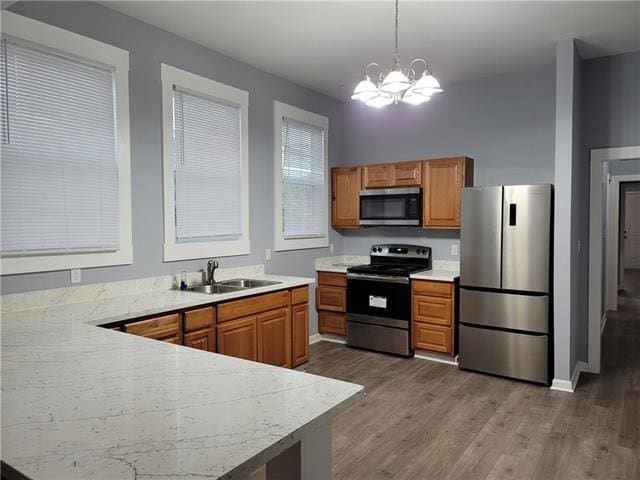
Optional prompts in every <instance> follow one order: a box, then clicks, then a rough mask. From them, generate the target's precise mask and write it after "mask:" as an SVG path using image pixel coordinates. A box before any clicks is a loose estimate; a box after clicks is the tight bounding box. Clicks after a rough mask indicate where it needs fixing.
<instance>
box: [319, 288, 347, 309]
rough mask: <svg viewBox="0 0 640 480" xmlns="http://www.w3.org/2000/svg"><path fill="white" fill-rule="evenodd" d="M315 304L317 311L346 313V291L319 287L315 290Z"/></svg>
mask: <svg viewBox="0 0 640 480" xmlns="http://www.w3.org/2000/svg"><path fill="white" fill-rule="evenodd" d="M316 303H317V305H316V307H317V308H318V310H331V311H334V312H346V311H347V290H346V289H344V288H338V287H325V286H320V287H318V288H317V289H316Z"/></svg>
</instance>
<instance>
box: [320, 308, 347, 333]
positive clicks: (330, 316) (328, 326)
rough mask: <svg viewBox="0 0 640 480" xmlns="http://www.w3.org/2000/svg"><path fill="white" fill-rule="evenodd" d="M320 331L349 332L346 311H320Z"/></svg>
mask: <svg viewBox="0 0 640 480" xmlns="http://www.w3.org/2000/svg"><path fill="white" fill-rule="evenodd" d="M318 331H319V332H320V333H332V334H334V335H346V334H347V322H346V320H345V317H344V313H339V312H318Z"/></svg>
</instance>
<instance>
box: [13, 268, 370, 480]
mask: <svg viewBox="0 0 640 480" xmlns="http://www.w3.org/2000/svg"><path fill="white" fill-rule="evenodd" d="M255 278H263V279H267V280H279V281H282V282H283V283H282V284H280V285H273V286H267V287H261V288H256V289H251V290H249V291H244V292H234V293H229V294H223V295H214V296H211V295H206V294H200V293H193V292H180V291H161V292H151V293H144V294H138V295H129V296H119V297H112V298H106V299H101V300H97V301H90V302H82V303H74V304H66V305H56V306H49V307H46V308H34V309H30V310H23V311H17V312H11V313H3V317H2V324H1V327H2V371H1V373H2V447H3V449H2V461H3V462H4V463H5V464H7V465H9V466H10V467H12V468H13V469H15V470H17V471H19V472H21V473H22V474H24V475H26V476H27V477H29V478H32V479H39V478H42V479H50V478H65V479H70V478H118V479H127V478H131V479H133V478H138V479H140V478H144V477H147V476H148V477H152V476H161V477H163V478H165V479H172V478H175V479H178V478H181V479H184V478H200V477H211V478H219V477H223V478H236V477H245V476H247V475H248V474H249V473H250V472H251V471H252V470H254V469H255V468H256V467H258V466H260V465H262V464H264V463H265V462H266V461H268V460H270V459H271V458H273V457H275V456H276V455H277V454H279V453H280V452H282V451H284V450H285V449H286V448H288V447H289V446H291V445H293V444H295V443H297V442H298V441H300V440H301V438H303V437H304V436H305V435H306V434H307V433H308V432H309V431H311V430H312V429H314V428H316V427H317V425H318V424H320V423H322V422H327V421H330V419H331V418H333V417H334V416H336V415H337V414H339V413H340V412H342V411H344V410H345V409H347V408H348V407H349V406H351V405H352V404H354V403H355V402H356V401H357V400H358V399H359V398H361V397H362V396H363V395H364V389H363V387H362V386H360V385H355V384H351V383H347V382H342V381H338V380H333V379H329V378H324V377H319V376H315V375H311V374H306V373H303V372H298V371H294V370H286V369H282V368H278V367H272V366H269V365H264V364H260V363H255V362H250V361H246V360H241V359H237V358H233V357H228V356H224V355H220V354H216V353H210V352H204V351H200V350H196V349H191V348H187V347H183V346H178V345H172V344H168V343H163V342H159V341H156V340H151V339H147V338H144V337H138V336H134V335H128V334H126V333H122V332H116V331H112V330H108V329H103V328H97V327H96V326H95V325H97V324H104V323H108V322H113V321H117V320H126V319H130V318H136V317H140V316H144V315H149V314H154V313H160V312H163V311H167V310H172V309H173V310H176V309H182V308H188V307H194V306H198V305H204V304H210V303H214V302H216V303H217V302H220V301H224V300H229V299H232V298H240V297H243V296H248V295H256V294H260V293H266V292H269V291H276V290H280V289H283V288H291V287H295V286H300V285H307V284H310V283H313V279H309V278H299V277H279V276H273V275H263V276H259V277H255ZM4 473H5V472H3V474H4Z"/></svg>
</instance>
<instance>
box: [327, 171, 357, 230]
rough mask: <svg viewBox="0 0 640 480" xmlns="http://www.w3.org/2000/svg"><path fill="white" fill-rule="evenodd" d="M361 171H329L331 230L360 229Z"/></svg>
mask: <svg viewBox="0 0 640 480" xmlns="http://www.w3.org/2000/svg"><path fill="white" fill-rule="evenodd" d="M361 175H362V172H361V169H360V167H354V168H333V169H332V170H331V192H332V193H331V211H332V222H331V224H332V226H333V228H359V227H360V189H361V185H362V183H361Z"/></svg>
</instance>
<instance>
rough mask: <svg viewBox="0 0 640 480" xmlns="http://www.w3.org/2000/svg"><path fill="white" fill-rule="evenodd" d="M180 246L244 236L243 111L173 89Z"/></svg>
mask: <svg viewBox="0 0 640 480" xmlns="http://www.w3.org/2000/svg"><path fill="white" fill-rule="evenodd" d="M173 145H174V152H173V156H174V169H175V225H176V241H177V242H207V241H209V242H210V241H223V240H236V239H238V238H239V237H240V236H241V235H242V223H241V202H242V197H241V184H240V182H241V178H242V144H241V121H240V107H239V106H234V105H228V104H224V103H220V102H216V101H214V100H212V99H209V98H204V97H201V96H197V95H193V94H191V93H187V92H183V91H180V90H178V89H174V93H173Z"/></svg>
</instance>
